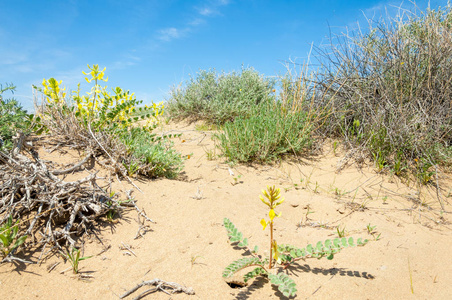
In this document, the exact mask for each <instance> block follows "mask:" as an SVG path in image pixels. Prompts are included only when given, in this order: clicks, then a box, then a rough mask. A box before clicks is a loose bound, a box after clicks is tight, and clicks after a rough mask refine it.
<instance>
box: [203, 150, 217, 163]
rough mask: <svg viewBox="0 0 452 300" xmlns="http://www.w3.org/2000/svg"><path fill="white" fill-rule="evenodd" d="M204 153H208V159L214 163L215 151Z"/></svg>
mask: <svg viewBox="0 0 452 300" xmlns="http://www.w3.org/2000/svg"><path fill="white" fill-rule="evenodd" d="M204 152H205V153H206V157H207V160H208V161H212V160H214V159H215V149H210V150H207V149H204Z"/></svg>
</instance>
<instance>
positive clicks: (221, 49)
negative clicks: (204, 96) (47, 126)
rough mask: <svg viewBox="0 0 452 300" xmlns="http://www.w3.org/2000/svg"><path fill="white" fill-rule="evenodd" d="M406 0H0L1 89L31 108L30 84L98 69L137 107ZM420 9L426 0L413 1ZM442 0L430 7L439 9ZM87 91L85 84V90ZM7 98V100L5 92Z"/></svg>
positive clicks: (272, 63) (298, 48) (288, 54)
mask: <svg viewBox="0 0 452 300" xmlns="http://www.w3.org/2000/svg"><path fill="white" fill-rule="evenodd" d="M401 4H402V6H403V7H405V8H410V7H412V6H413V4H412V3H411V2H409V1H405V2H404V3H402V2H401V1H387V0H385V1H378V0H375V1H373V0H372V1H358V0H352V1H333V0H329V1H327V0H318V1H312V0H311V1H301V0H300V1H295V0H292V1H266V0H261V1H258V0H255V1H254V0H241V1H239V0H198V1H176V0H156V1H154V0H152V1H146V0H140V1H131V0H105V1H96V0H70V1H65V0H59V1H57V0H55V1H48V0H41V1H37V0H28V1H25V0H0V70H1V73H0V83H2V84H5V83H13V84H14V85H16V86H17V90H16V93H15V94H14V97H15V98H16V99H18V100H19V101H20V102H21V103H22V105H23V106H24V107H25V108H27V109H31V108H32V107H33V104H32V103H33V101H32V98H33V94H32V88H31V85H32V84H35V85H40V83H41V82H42V79H43V78H47V79H48V78H50V77H54V78H55V79H57V80H63V85H64V86H66V87H67V88H68V89H69V90H71V89H76V86H77V83H79V82H80V83H82V84H83V82H84V76H83V74H82V71H87V70H88V68H87V64H90V65H92V64H99V66H100V67H102V68H103V67H106V68H107V69H106V75H107V76H108V77H109V81H108V83H107V85H108V86H109V87H116V86H120V87H121V88H123V89H126V90H130V91H131V92H135V94H136V95H137V98H139V99H142V100H144V101H145V103H149V102H151V101H155V102H159V101H162V100H164V99H166V98H168V96H169V90H170V87H171V86H173V85H177V84H179V83H180V82H182V81H185V80H187V79H188V78H189V76H190V74H192V75H193V74H196V73H197V72H198V71H199V70H200V69H209V68H215V69H216V70H217V71H225V72H231V71H234V70H235V71H240V69H241V67H242V66H245V67H253V68H255V69H256V70H257V71H259V72H260V73H262V74H264V75H265V76H275V75H278V74H281V73H283V72H284V71H285V67H284V61H287V60H289V59H292V60H296V62H298V63H303V62H304V61H306V59H307V57H308V53H309V50H310V48H311V44H314V45H320V44H321V43H325V42H326V41H327V40H326V38H327V36H328V35H329V32H330V30H331V31H332V32H334V33H341V32H345V31H346V28H356V23H357V22H360V25H361V26H362V27H363V28H365V27H366V19H365V17H364V15H365V16H367V17H368V18H372V17H378V16H380V15H381V14H382V13H384V11H385V8H387V9H389V10H390V12H391V13H396V12H397V10H396V9H395V8H394V6H397V7H398V6H400V5H401ZM416 4H417V6H418V7H420V8H421V9H424V8H425V7H427V5H428V2H427V1H417V2H416ZM446 4H447V1H431V2H430V6H431V7H432V8H437V7H438V6H439V5H441V6H445V5H446ZM83 87H85V89H86V90H87V86H86V85H83ZM4 96H5V97H7V98H8V97H9V96H10V95H9V94H5V95H4Z"/></svg>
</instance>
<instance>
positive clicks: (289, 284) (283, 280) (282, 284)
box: [268, 273, 297, 297]
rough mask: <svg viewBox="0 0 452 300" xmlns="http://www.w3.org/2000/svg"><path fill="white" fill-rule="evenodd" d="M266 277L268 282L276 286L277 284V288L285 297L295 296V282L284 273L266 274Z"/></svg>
mask: <svg viewBox="0 0 452 300" xmlns="http://www.w3.org/2000/svg"><path fill="white" fill-rule="evenodd" d="M268 278H269V279H270V282H271V283H272V284H274V285H276V286H278V290H279V291H280V292H281V293H282V294H283V295H284V296H286V297H292V296H295V295H296V293H297V289H296V285H295V282H294V281H293V280H292V279H291V278H290V277H289V276H287V275H286V274H284V273H278V274H276V275H274V274H270V273H269V274H268Z"/></svg>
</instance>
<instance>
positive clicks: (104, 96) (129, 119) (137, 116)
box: [35, 65, 164, 130]
mask: <svg viewBox="0 0 452 300" xmlns="http://www.w3.org/2000/svg"><path fill="white" fill-rule="evenodd" d="M88 68H89V70H90V72H83V71H82V72H83V74H84V75H85V76H87V77H85V80H86V81H87V82H88V83H94V85H93V87H92V88H91V91H90V92H88V93H86V95H81V90H80V83H79V84H78V87H77V90H76V91H74V92H73V93H72V95H71V99H70V101H69V103H68V101H67V100H66V96H67V92H66V88H65V87H62V81H57V80H56V79H54V78H50V79H48V80H47V79H44V80H43V81H42V88H38V87H35V89H37V90H38V91H40V92H42V94H43V95H44V99H45V105H51V106H68V107H73V109H75V115H76V116H77V117H78V118H79V119H80V120H81V121H82V122H83V123H84V124H85V125H88V124H89V125H90V126H91V127H92V128H93V129H94V130H101V129H107V128H112V129H114V128H116V127H121V128H128V127H130V126H132V124H133V123H135V122H137V121H139V120H144V119H145V120H147V123H146V124H145V125H144V126H143V128H144V129H150V130H152V128H154V127H155V125H156V124H158V122H159V121H158V116H160V115H162V114H163V108H164V106H163V103H162V102H160V103H158V104H156V103H153V104H152V105H149V106H148V105H144V106H141V107H138V106H139V105H141V104H142V102H143V101H141V100H137V99H136V97H135V94H134V93H130V92H129V91H125V90H123V89H122V88H120V87H116V88H114V89H112V91H113V93H110V92H108V91H107V86H102V85H101V84H100V82H101V81H104V82H107V81H108V77H106V76H105V70H106V68H104V69H103V70H100V69H99V65H93V66H90V65H88ZM71 102H72V103H71Z"/></svg>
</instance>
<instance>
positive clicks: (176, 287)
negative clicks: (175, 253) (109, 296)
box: [119, 278, 195, 300]
mask: <svg viewBox="0 0 452 300" xmlns="http://www.w3.org/2000/svg"><path fill="white" fill-rule="evenodd" d="M145 285H151V286H152V285H153V286H155V288H151V289H149V290H146V291H144V292H143V293H141V294H140V295H138V296H137V297H135V298H133V300H138V299H141V298H142V297H144V296H146V295H148V294H150V293H154V292H157V291H159V290H160V291H162V292H164V293H166V294H168V295H170V294H174V293H185V294H187V295H194V294H195V291H194V290H193V288H191V287H188V288H187V287H184V286H181V285H180V284H177V283H175V282H167V281H163V280H161V279H158V278H156V279H153V280H149V281H143V282H141V283H140V284H137V286H135V287H134V288H133V289H131V290H129V291H127V292H126V293H124V294H123V295H121V296H120V297H119V299H123V298H125V297H127V296H129V295H130V294H132V293H134V292H135V291H136V290H138V289H139V288H141V287H142V286H145Z"/></svg>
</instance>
